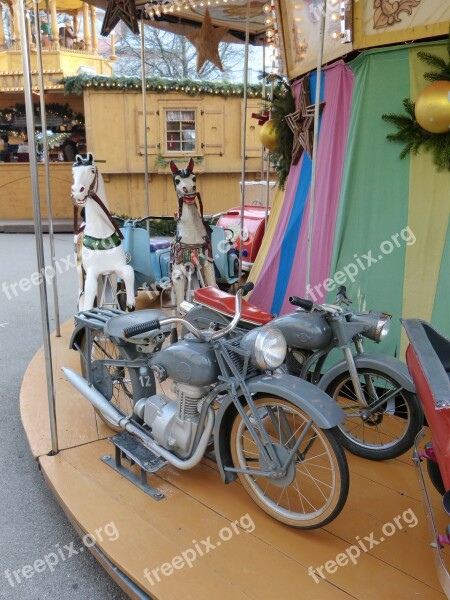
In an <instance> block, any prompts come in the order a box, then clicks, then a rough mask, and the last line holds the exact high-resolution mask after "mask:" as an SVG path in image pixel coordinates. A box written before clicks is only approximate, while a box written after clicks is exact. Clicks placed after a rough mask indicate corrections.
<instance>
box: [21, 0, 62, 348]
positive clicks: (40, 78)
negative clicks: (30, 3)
mask: <svg viewBox="0 0 450 600" xmlns="http://www.w3.org/2000/svg"><path fill="white" fill-rule="evenodd" d="M34 22H35V24H36V34H35V35H36V58H37V68H38V81H39V101H40V107H41V129H42V150H43V153H44V167H45V185H46V195H47V218H48V235H49V239H50V257H51V263H52V282H51V283H52V289H53V304H54V310H55V329H56V337H61V325H60V320H59V300H58V282H57V278H56V252H55V238H54V231H53V214H52V198H51V191H50V167H49V162H48V140H47V113H46V110H45V96H44V94H45V88H44V69H43V66H42V45H41V28H40V22H39V5H38V2H37V1H36V0H35V2H34ZM33 141H34V139H33ZM28 143H30V138H28ZM35 150H36V149H35V148H31V147H30V153H31V152H33V151H35Z"/></svg>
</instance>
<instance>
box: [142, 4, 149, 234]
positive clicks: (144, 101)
mask: <svg viewBox="0 0 450 600" xmlns="http://www.w3.org/2000/svg"><path fill="white" fill-rule="evenodd" d="M142 15H143V11H142V13H141V78H142V118H143V126H144V169H145V210H146V211H147V214H146V216H148V215H149V214H150V198H149V189H148V185H149V176H148V141H147V82H146V69H145V36H144V17H143V16H142ZM147 231H148V235H149V236H150V219H148V220H147Z"/></svg>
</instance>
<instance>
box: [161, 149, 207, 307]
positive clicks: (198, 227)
mask: <svg viewBox="0 0 450 600" xmlns="http://www.w3.org/2000/svg"><path fill="white" fill-rule="evenodd" d="M193 169H194V161H193V159H192V158H191V160H190V161H189V163H188V165H187V167H186V168H185V169H179V168H178V167H177V165H176V164H175V163H174V162H173V160H172V161H170V170H171V171H172V176H173V183H174V185H175V190H176V192H177V195H178V220H177V230H176V234H175V240H174V242H173V244H172V256H171V266H172V283H173V288H174V291H175V295H176V301H177V309H178V310H179V309H180V303H181V302H182V301H183V300H184V299H185V298H186V299H187V300H189V299H190V298H187V296H189V293H190V286H191V274H192V272H196V273H197V274H198V279H199V284H200V285H201V286H202V287H203V286H205V285H207V286H211V285H212V286H216V276H215V274H214V263H213V257H212V251H211V241H210V237H209V227H208V225H207V224H206V223H205V222H204V220H203V204H202V200H201V197H200V194H199V192H197V187H196V179H195V175H194V173H193ZM197 199H198V203H199V207H200V211H199V209H198V208H197V204H196V200H197ZM216 287H217V286H216Z"/></svg>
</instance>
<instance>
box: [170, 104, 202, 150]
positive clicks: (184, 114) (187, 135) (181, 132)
mask: <svg viewBox="0 0 450 600" xmlns="http://www.w3.org/2000/svg"><path fill="white" fill-rule="evenodd" d="M166 150H167V152H195V110H168V111H166Z"/></svg>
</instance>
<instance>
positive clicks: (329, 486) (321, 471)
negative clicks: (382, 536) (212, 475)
mask: <svg viewBox="0 0 450 600" xmlns="http://www.w3.org/2000/svg"><path fill="white" fill-rule="evenodd" d="M255 406H256V408H257V409H258V413H259V415H260V416H261V419H262V421H263V423H264V426H265V428H266V431H267V432H268V434H269V436H270V439H271V440H272V441H273V443H274V445H275V446H273V447H275V449H276V452H277V454H278V456H279V457H280V458H283V457H284V455H285V454H286V446H287V445H288V443H289V441H290V439H296V436H298V434H301V433H303V430H304V428H305V427H306V425H307V424H309V423H310V421H311V419H310V417H309V416H308V415H307V414H306V413H304V412H303V411H302V410H301V409H299V408H298V407H296V406H295V405H293V404H291V403H290V402H288V401H287V400H284V399H282V398H277V397H259V398H257V399H256V400H255ZM245 408H246V413H247V414H250V408H249V407H248V406H247V407H245ZM280 419H281V421H282V425H283V428H282V427H281V422H280ZM287 427H289V428H290V429H289V430H288V431H286V428H287ZM282 430H283V432H286V434H287V436H288V439H287V440H285V441H283V440H282V437H283V438H286V437H287V436H286V435H284V436H283V435H282V434H281V433H280V432H281V431H282ZM313 438H315V439H313ZM230 443H231V456H232V459H233V464H234V466H235V467H236V468H241V469H243V468H244V469H245V468H247V469H255V468H261V469H262V470H266V469H267V465H265V464H262V463H261V461H260V454H259V449H258V447H257V446H256V443H255V441H254V439H253V438H252V437H251V435H250V433H249V431H248V429H247V427H246V425H245V423H244V421H243V419H242V417H241V415H240V414H239V413H238V414H237V415H236V418H235V420H234V423H233V426H232V430H231V439H230ZM305 451H306V452H307V454H306V460H305V459H304V457H299V456H297V459H296V460H295V463H294V464H293V465H292V470H291V469H289V468H288V472H287V474H286V478H287V480H286V481H285V482H283V481H282V480H276V479H272V480H271V479H269V478H267V477H262V476H258V477H253V476H251V475H249V474H246V473H238V474H237V475H238V477H239V479H240V481H241V483H242V485H243V487H244V488H245V490H246V491H247V493H248V494H249V496H250V497H251V498H252V500H253V501H254V502H255V503H256V504H257V505H258V506H259V507H260V508H262V510H264V512H266V513H267V514H268V515H270V516H271V517H273V518H274V519H276V520H277V521H280V522H281V523H285V524H286V525H290V526H292V527H296V528H298V529H316V528H318V527H322V526H324V525H326V524H327V523H329V522H330V521H332V520H333V519H335V518H336V517H337V515H338V514H339V513H340V512H341V510H342V508H343V507H344V504H345V501H346V499H347V495H348V488H349V472H348V465H347V459H346V457H345V453H344V451H343V449H342V447H341V446H339V444H338V443H337V440H336V436H335V433H334V430H333V429H330V430H322V429H320V428H318V427H317V425H316V424H315V423H314V422H312V424H311V427H310V429H309V431H308V432H307V434H306V437H305V440H303V441H302V444H301V446H300V448H299V452H300V453H301V452H305Z"/></svg>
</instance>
